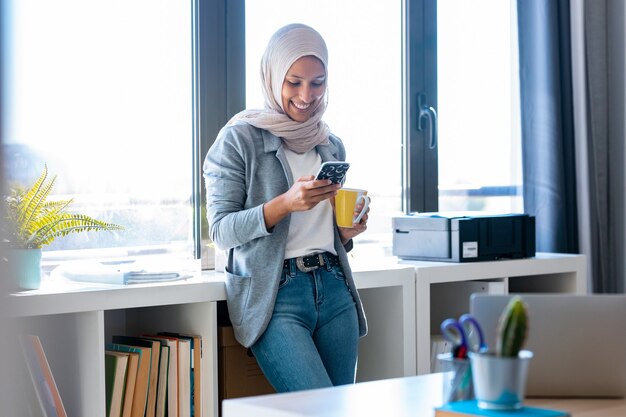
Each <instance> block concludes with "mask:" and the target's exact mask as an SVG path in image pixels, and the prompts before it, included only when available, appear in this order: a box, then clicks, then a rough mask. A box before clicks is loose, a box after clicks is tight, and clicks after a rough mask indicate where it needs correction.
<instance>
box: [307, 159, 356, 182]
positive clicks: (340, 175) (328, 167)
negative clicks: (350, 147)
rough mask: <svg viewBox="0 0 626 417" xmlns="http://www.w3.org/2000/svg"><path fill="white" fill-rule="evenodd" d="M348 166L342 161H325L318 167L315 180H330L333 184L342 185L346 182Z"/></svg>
mask: <svg viewBox="0 0 626 417" xmlns="http://www.w3.org/2000/svg"><path fill="white" fill-rule="evenodd" d="M348 168H350V164H349V163H347V162H342V161H326V162H324V163H322V165H321V166H320V170H319V171H318V172H317V175H316V176H315V179H316V180H331V181H332V182H333V183H335V184H343V183H344V181H345V180H346V172H348Z"/></svg>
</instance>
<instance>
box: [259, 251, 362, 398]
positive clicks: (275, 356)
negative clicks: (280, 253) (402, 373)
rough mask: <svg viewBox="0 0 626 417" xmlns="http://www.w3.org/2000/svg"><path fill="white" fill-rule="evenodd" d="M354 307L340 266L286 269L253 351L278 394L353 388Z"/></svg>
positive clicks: (356, 337)
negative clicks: (263, 330) (265, 326)
mask: <svg viewBox="0 0 626 417" xmlns="http://www.w3.org/2000/svg"><path fill="white" fill-rule="evenodd" d="M358 342H359V325H358V318H357V312H356V306H355V304H354V300H353V298H352V294H350V290H349V288H348V286H347V284H346V281H345V277H344V274H343V271H342V269H341V267H340V266H335V267H327V266H322V267H319V268H318V269H316V270H314V271H311V272H302V271H300V270H298V269H297V267H296V264H295V260H294V259H291V260H290V264H289V267H285V268H284V269H283V273H282V276H281V279H280V287H279V290H278V295H277V297H276V304H275V305H274V312H273V314H272V318H271V320H270V322H269V325H268V327H267V329H266V330H265V332H264V333H263V335H261V337H260V338H259V340H258V341H257V342H256V343H255V344H254V345H253V346H252V347H251V349H252V353H254V356H255V357H256V359H257V362H258V363H259V366H260V367H261V370H262V371H263V373H264V374H265V376H266V377H267V379H268V380H269V382H270V383H271V384H272V386H273V387H274V389H276V391H278V392H287V391H298V390H304V389H312V388H323V387H331V386H333V385H342V384H351V383H354V380H355V375H356V362H357V353H358Z"/></svg>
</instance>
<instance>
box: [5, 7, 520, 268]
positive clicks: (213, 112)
mask: <svg viewBox="0 0 626 417" xmlns="http://www.w3.org/2000/svg"><path fill="white" fill-rule="evenodd" d="M8 5H9V6H8V7H7V8H6V10H7V14H8V16H7V17H6V19H5V22H8V23H9V24H10V25H11V26H10V27H9V28H8V29H7V28H5V33H6V34H8V38H7V39H6V40H5V45H6V46H7V47H8V50H7V51H5V54H4V57H5V58H6V59H5V62H4V63H3V66H4V68H3V69H4V71H5V79H4V80H3V87H4V89H3V106H2V111H3V120H4V121H5V123H4V124H3V126H2V129H3V132H2V136H3V138H4V141H5V143H4V145H3V150H4V151H5V152H6V154H5V156H6V161H7V164H6V167H5V168H6V174H7V180H8V181H9V182H10V183H15V182H18V183H21V184H22V185H26V184H28V183H30V182H32V181H33V180H34V179H35V178H36V177H37V176H38V175H39V173H40V172H41V170H42V169H43V166H44V164H47V166H48V168H49V170H50V172H51V173H52V174H56V175H58V177H57V185H56V188H55V191H56V194H57V195H56V196H57V197H58V198H60V199H61V198H63V199H65V198H68V197H73V198H74V199H75V203H74V208H75V209H76V210H78V211H81V212H85V213H86V214H89V215H92V216H94V217H96V218H100V219H102V220H105V221H108V222H113V223H118V224H122V225H124V226H125V227H126V230H124V231H122V232H115V233H95V234H85V235H73V236H70V237H66V238H64V239H60V240H58V241H57V242H56V243H55V244H53V245H52V246H50V247H47V248H46V251H45V252H44V259H45V260H47V261H55V262H56V260H57V259H63V258H74V257H79V256H81V257H98V258H99V257H106V256H113V257H126V256H135V255H140V254H159V255H163V254H172V255H176V256H177V257H182V258H193V257H194V255H195V254H194V250H196V248H197V247H198V245H199V235H200V233H199V231H198V223H197V222H196V219H198V218H199V217H202V216H203V214H202V213H203V212H202V211H201V210H202V206H203V204H202V203H200V202H199V201H198V195H199V190H200V188H201V187H200V184H201V172H200V165H201V159H202V157H203V156H204V153H205V152H206V150H207V149H208V147H209V146H210V144H211V143H212V141H213V140H214V138H215V136H216V134H217V132H218V131H219V129H220V128H221V127H222V126H223V125H224V123H226V121H227V120H228V119H229V118H230V117H231V116H232V115H233V114H234V113H236V112H237V111H239V110H241V109H243V107H260V106H262V105H263V101H262V99H261V90H260V82H259V79H258V77H259V74H258V72H259V65H260V59H261V54H262V52H263V50H264V48H265V46H266V44H267V41H268V40H269V38H270V36H271V34H272V33H273V32H274V31H275V30H276V29H278V28H279V27H281V26H283V25H285V24H288V23H293V22H301V23H305V24H309V25H311V26H313V27H314V28H316V29H317V30H318V31H319V32H320V33H321V34H322V36H323V37H324V38H325V39H326V42H327V44H328V48H329V54H330V57H329V78H328V82H329V84H328V88H329V94H330V103H329V107H328V110H327V113H326V115H325V120H326V122H327V123H328V124H329V126H330V127H331V129H332V131H333V132H334V133H335V134H336V135H337V136H339V137H340V138H341V139H342V140H343V141H344V143H345V145H346V150H347V159H348V161H349V162H350V163H351V166H352V167H351V169H350V172H349V174H348V180H347V184H346V185H347V186H352V187H359V188H367V189H368V190H369V191H370V195H371V196H372V209H371V213H370V214H371V216H370V222H369V229H368V232H367V233H365V234H363V235H361V236H359V240H361V242H362V243H363V242H364V241H368V240H369V241H375V242H381V241H382V242H385V241H387V242H389V240H390V238H391V217H392V216H394V215H396V214H399V213H401V212H402V211H433V210H467V209H480V210H497V211H519V210H521V206H522V203H521V185H522V184H521V156H520V151H519V136H520V135H519V122H518V118H519V111H518V101H519V98H518V87H517V58H516V57H517V47H516V45H517V39H516V36H515V34H516V32H517V27H516V16H515V8H516V1H515V0H472V1H466V0H390V1H379V0H369V1H363V0H359V1H357V0H341V1H337V0H319V1H315V2H311V1H310V0H206V1H201V2H197V1H195V0H184V1H160V2H155V1H152V0H55V1H53V2H51V1H48V0H10V1H9V2H8ZM195 7H198V10H194V8H195ZM196 11H197V12H198V14H196ZM198 16H199V17H198ZM331 16H332V18H331ZM196 17H198V22H197V23H198V26H195V23H194V20H195V18H196ZM338 22H340V23H338ZM196 36H197V37H198V38H196ZM195 39H198V42H197V43H195ZM196 48H197V51H196ZM196 52H198V53H199V55H196ZM194 103H199V104H198V106H197V107H195V104H194ZM429 121H431V122H433V123H430V124H429V123H428V122H429ZM435 122H438V123H435ZM435 133H437V134H435ZM200 139H201V141H202V142H201V143H198V141H199V140H200ZM196 149H199V151H196ZM53 197H54V196H53ZM205 237H206V235H205ZM196 254H197V253H196Z"/></svg>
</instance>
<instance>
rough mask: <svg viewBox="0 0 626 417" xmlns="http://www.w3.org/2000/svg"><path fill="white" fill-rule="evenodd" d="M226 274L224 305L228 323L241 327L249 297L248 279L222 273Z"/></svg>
mask: <svg viewBox="0 0 626 417" xmlns="http://www.w3.org/2000/svg"><path fill="white" fill-rule="evenodd" d="M224 273H225V274H226V304H227V305H228V315H229V316H230V321H231V322H232V323H233V325H235V326H239V325H241V322H242V321H243V316H244V312H245V311H246V306H247V304H248V297H249V295H250V281H251V278H250V277H243V276H240V275H235V274H232V273H230V272H228V271H224Z"/></svg>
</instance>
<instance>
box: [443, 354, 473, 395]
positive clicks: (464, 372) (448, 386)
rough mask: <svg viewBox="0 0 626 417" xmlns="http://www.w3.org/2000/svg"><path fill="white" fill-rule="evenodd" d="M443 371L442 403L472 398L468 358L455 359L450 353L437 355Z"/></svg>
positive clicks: (470, 370) (470, 367) (470, 371)
mask: <svg viewBox="0 0 626 417" xmlns="http://www.w3.org/2000/svg"><path fill="white" fill-rule="evenodd" d="M437 359H438V360H439V362H440V363H441V370H442V371H443V403H444V404H446V403H449V402H453V401H464V400H471V399H473V398H474V383H473V381H472V366H471V364H470V360H469V359H468V358H456V357H454V356H453V354H452V353H451V352H450V353H441V354H439V355H437Z"/></svg>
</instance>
